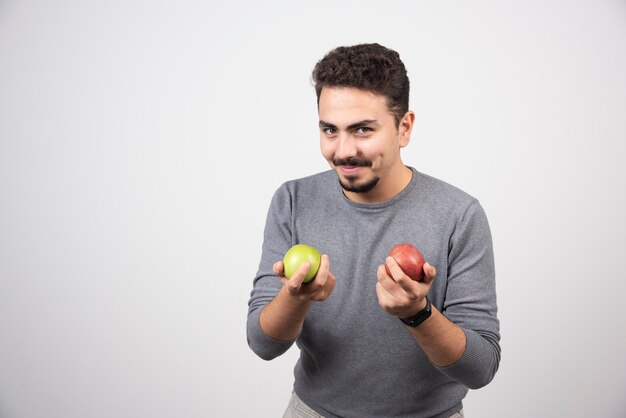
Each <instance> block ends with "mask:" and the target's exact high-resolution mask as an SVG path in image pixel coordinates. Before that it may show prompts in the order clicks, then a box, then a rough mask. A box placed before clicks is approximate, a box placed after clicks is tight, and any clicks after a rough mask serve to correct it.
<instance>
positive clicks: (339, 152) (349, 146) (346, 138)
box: [335, 134, 357, 160]
mask: <svg viewBox="0 0 626 418" xmlns="http://www.w3.org/2000/svg"><path fill="white" fill-rule="evenodd" d="M356 155H357V147H356V142H355V140H354V138H353V137H352V136H351V135H347V134H341V135H340V136H339V138H338V139H337V148H336V150H335V158H340V159H344V160H345V159H348V158H350V157H356Z"/></svg>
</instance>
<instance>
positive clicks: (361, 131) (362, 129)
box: [355, 126, 374, 135]
mask: <svg viewBox="0 0 626 418" xmlns="http://www.w3.org/2000/svg"><path fill="white" fill-rule="evenodd" d="M373 131H374V130H373V129H372V128H369V127H367V126H359V127H358V128H356V129H355V132H356V133H357V134H359V135H367V134H369V133H370V132H373Z"/></svg>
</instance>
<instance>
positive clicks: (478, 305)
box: [440, 201, 500, 389]
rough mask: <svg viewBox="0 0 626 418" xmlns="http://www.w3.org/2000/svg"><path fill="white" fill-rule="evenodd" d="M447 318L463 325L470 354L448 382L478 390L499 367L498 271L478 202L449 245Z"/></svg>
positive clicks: (451, 372)
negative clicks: (496, 278)
mask: <svg viewBox="0 0 626 418" xmlns="http://www.w3.org/2000/svg"><path fill="white" fill-rule="evenodd" d="M448 259H449V266H448V286H447V290H446V296H445V300H444V305H443V310H442V312H443V314H444V315H445V316H446V317H447V318H448V319H449V320H450V321H452V322H454V323H456V324H457V325H459V326H460V327H461V328H462V329H463V331H464V332H465V336H466V341H467V344H466V349H465V352H464V354H463V356H462V357H461V358H460V359H459V361H457V362H456V363H455V364H453V365H451V366H448V367H445V368H440V371H441V372H443V373H444V374H445V375H446V376H448V377H450V378H452V379H454V380H456V381H458V382H460V383H462V384H464V385H465V386H467V387H469V388H472V389H476V388H480V387H482V386H485V385H486V384H487V383H489V382H490V381H491V380H492V379H493V377H494V375H495V373H496V371H497V370H498V365H499V362H500V345H499V341H500V333H499V321H498V318H497V303H496V289H495V266H494V257H493V247H492V239H491V232H490V230H489V225H488V222H487V217H486V216H485V213H484V211H483V209H482V207H481V206H480V204H479V203H478V202H477V201H474V202H473V203H472V204H471V205H470V206H469V207H468V208H467V210H466V211H465V214H464V215H463V218H462V219H461V220H460V222H459V223H458V224H457V226H456V228H455V231H454V233H453V234H452V237H451V239H450V246H449V254H448Z"/></svg>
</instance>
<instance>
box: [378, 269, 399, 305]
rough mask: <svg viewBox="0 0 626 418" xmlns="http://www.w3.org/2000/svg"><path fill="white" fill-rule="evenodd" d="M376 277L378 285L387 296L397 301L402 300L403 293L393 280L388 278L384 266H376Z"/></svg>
mask: <svg viewBox="0 0 626 418" xmlns="http://www.w3.org/2000/svg"><path fill="white" fill-rule="evenodd" d="M377 276H378V283H379V284H380V285H381V287H382V289H383V290H384V291H385V292H386V293H387V294H388V295H389V296H391V297H393V298H394V299H397V300H402V299H403V298H404V297H405V294H404V293H405V292H404V291H403V290H402V288H401V287H400V286H399V285H398V283H397V282H396V281H395V280H394V279H393V277H389V275H388V274H387V271H386V269H385V265H384V264H381V265H380V266H378V272H377Z"/></svg>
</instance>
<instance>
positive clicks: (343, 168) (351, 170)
mask: <svg viewBox="0 0 626 418" xmlns="http://www.w3.org/2000/svg"><path fill="white" fill-rule="evenodd" d="M337 168H338V169H339V171H340V172H341V173H342V174H344V175H346V176H354V175H355V174H356V173H357V172H358V171H359V170H361V169H362V168H363V167H362V166H358V165H340V166H339V167H337Z"/></svg>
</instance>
